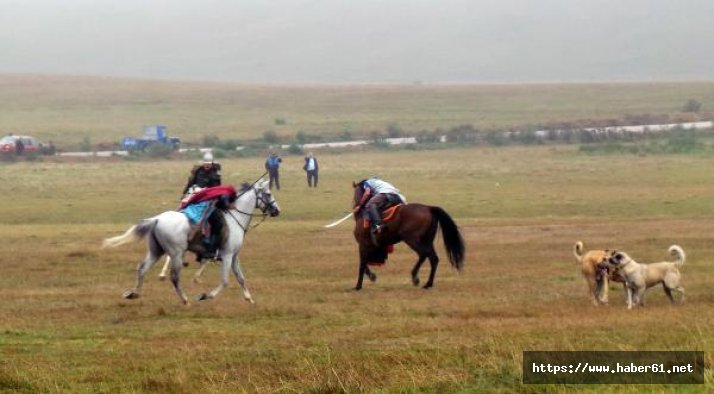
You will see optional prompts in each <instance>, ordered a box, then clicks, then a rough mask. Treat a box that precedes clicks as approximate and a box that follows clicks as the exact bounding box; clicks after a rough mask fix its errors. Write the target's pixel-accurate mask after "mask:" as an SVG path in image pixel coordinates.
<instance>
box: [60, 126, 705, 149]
mask: <svg viewBox="0 0 714 394" xmlns="http://www.w3.org/2000/svg"><path fill="white" fill-rule="evenodd" d="M713 128H714V122H713V121H704V122H687V123H668V124H650V125H637V126H607V127H586V128H580V129H575V130H570V129H567V130H566V129H562V130H536V131H533V132H531V133H533V135H535V136H536V137H547V136H549V135H553V134H555V135H558V134H565V133H571V132H574V131H586V132H590V133H596V134H599V133H603V134H608V133H615V134H616V133H650V132H652V133H653V132H661V131H671V130H677V129H682V130H706V129H713ZM521 133H524V132H522V131H511V132H505V133H504V134H505V135H512V134H516V135H518V134H521ZM436 141H438V142H442V143H443V142H446V141H447V137H446V136H445V135H442V136H440V137H439V138H437V139H436ZM375 142H383V143H386V144H389V145H402V144H416V143H418V142H419V141H418V139H417V138H416V137H402V138H380V139H377V140H354V141H336V142H319V143H310V144H296V145H297V146H300V147H301V148H302V149H319V148H348V147H351V146H361V145H369V144H373V143H375ZM291 146H292V145H288V144H283V145H279V146H278V147H279V148H281V149H288V148H290V147H291ZM243 149H245V147H243V146H238V147H236V150H243ZM212 150H213V148H181V149H179V150H178V151H179V153H186V152H196V151H198V152H201V153H204V152H210V151H212ZM58 155H59V156H74V157H112V156H128V155H129V152H128V151H125V150H118V151H96V152H61V153H58Z"/></svg>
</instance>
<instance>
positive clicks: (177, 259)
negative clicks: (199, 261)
mask: <svg viewBox="0 0 714 394" xmlns="http://www.w3.org/2000/svg"><path fill="white" fill-rule="evenodd" d="M182 266H183V253H180V252H178V253H177V252H174V253H172V254H171V283H173V284H174V289H176V294H178V296H179V298H180V299H181V302H183V304H184V305H188V297H186V293H185V292H184V291H183V288H182V287H181V267H182Z"/></svg>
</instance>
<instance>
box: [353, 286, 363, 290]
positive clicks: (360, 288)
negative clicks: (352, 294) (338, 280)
mask: <svg viewBox="0 0 714 394" xmlns="http://www.w3.org/2000/svg"><path fill="white" fill-rule="evenodd" d="M360 290H362V286H355V287H354V288H353V289H352V291H360Z"/></svg>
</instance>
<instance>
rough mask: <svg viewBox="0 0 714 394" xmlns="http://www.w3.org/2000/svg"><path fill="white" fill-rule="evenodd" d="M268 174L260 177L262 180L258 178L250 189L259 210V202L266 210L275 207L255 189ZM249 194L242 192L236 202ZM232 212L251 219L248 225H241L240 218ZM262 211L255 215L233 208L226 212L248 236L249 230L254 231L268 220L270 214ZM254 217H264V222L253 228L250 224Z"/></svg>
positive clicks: (245, 191)
mask: <svg viewBox="0 0 714 394" xmlns="http://www.w3.org/2000/svg"><path fill="white" fill-rule="evenodd" d="M267 173H268V172H267V171H266V172H265V173H264V174H263V175H261V176H260V178H258V179H257V180H256V181H255V182H253V183H252V184H251V185H250V189H249V190H252V191H253V192H254V193H255V199H256V200H255V208H258V202H262V203H263V205H265V206H266V209H267V207H269V206H271V205H273V203H272V202H271V201H265V199H264V198H263V197H262V196H261V195H259V194H258V191H257V190H256V189H255V184H256V183H258V181H259V180H261V179H262V178H263V177H264V176H265V174H267ZM247 192H248V190H244V191H242V192H241V193H240V194H239V195H238V196H236V200H237V199H238V198H239V197H240V196H242V195H244V194H245V193H247ZM231 211H236V212H238V213H240V214H243V215H246V216H248V217H249V219H248V224H247V225H246V227H244V226H243V225H242V224H241V223H240V221H239V220H238V218H236V217H235V215H233V212H231ZM261 211H262V212H263V213H261V214H254V213H252V212H243V211H241V210H240V209H238V208H233V209H227V210H226V212H227V213H228V214H229V215H230V216H231V218H233V220H234V221H235V222H236V224H237V225H238V227H240V228H241V229H243V233H244V234H247V233H248V230H250V229H254V228H256V227H258V226H260V225H261V224H262V223H263V222H264V221H265V219H267V217H268V214H267V213H266V212H265V211H264V210H262V209H261ZM254 216H262V217H263V220H261V221H260V222H258V224H256V225H255V226H252V227H251V226H250V222H251V221H252V220H253V217H254Z"/></svg>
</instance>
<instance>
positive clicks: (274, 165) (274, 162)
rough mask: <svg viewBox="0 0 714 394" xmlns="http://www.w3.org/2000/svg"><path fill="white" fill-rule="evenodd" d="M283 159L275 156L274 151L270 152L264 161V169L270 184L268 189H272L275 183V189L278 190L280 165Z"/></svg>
mask: <svg viewBox="0 0 714 394" xmlns="http://www.w3.org/2000/svg"><path fill="white" fill-rule="evenodd" d="M282 162H283V159H282V158H280V156H278V155H276V154H275V152H274V151H272V150H271V151H270V155H268V158H267V159H266V160H265V169H266V170H268V176H269V177H270V184H269V186H268V187H270V189H271V190H272V189H273V182H275V187H276V188H277V189H278V190H280V163H282Z"/></svg>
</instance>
